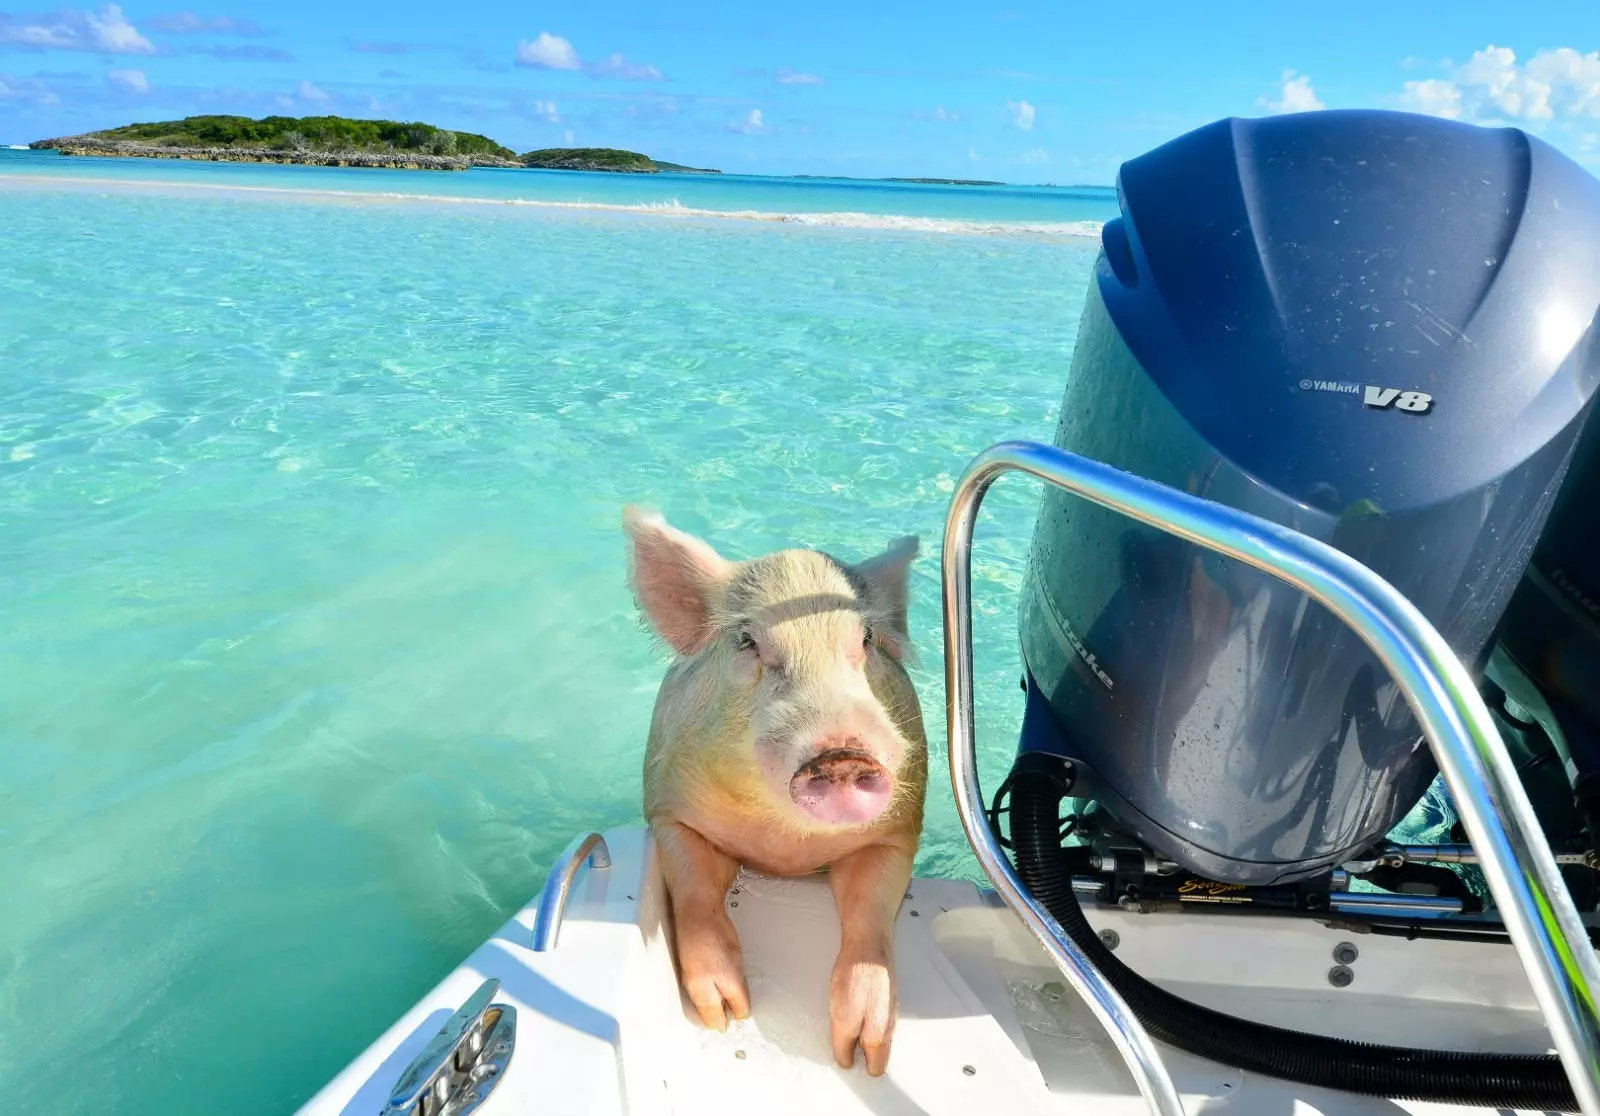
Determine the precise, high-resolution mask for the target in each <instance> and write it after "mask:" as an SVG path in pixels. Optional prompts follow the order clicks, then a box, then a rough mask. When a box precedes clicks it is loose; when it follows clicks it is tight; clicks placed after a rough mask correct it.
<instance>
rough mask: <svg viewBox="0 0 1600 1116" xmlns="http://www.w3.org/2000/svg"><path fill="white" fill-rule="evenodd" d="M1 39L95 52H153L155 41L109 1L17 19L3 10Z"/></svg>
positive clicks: (29, 46) (30, 45) (25, 45)
mask: <svg viewBox="0 0 1600 1116" xmlns="http://www.w3.org/2000/svg"><path fill="white" fill-rule="evenodd" d="M0 43H10V44H12V45H14V46H19V47H22V48H23V49H25V50H26V49H32V50H83V51H90V52H92V53H96V54H154V53H155V52H156V48H155V44H154V43H152V42H151V41H150V40H149V39H147V38H145V37H144V36H143V35H141V34H139V30H138V28H136V27H134V25H133V24H132V23H129V22H128V17H127V16H125V15H123V14H122V9H121V8H120V7H118V6H117V5H116V4H107V5H105V7H103V8H101V9H100V11H99V13H98V14H96V13H94V12H80V11H77V10H75V9H72V8H62V9H60V10H59V11H57V12H54V13H52V14H51V15H40V16H28V17H24V18H23V19H20V20H19V19H17V18H15V17H13V16H8V15H3V14H0Z"/></svg>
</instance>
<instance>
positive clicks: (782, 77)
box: [775, 70, 825, 85]
mask: <svg viewBox="0 0 1600 1116" xmlns="http://www.w3.org/2000/svg"><path fill="white" fill-rule="evenodd" d="M775 76H776V78H777V81H778V84H779V85H823V84H825V83H824V82H823V80H822V79H821V78H820V77H818V76H817V75H816V74H807V73H802V72H800V71H799V70H779V71H778V72H777V74H776V75H775Z"/></svg>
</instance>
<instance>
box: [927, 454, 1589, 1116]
mask: <svg viewBox="0 0 1600 1116" xmlns="http://www.w3.org/2000/svg"><path fill="white" fill-rule="evenodd" d="M1006 472H1022V473H1027V474H1028V475H1030V476H1033V477H1037V478H1038V479H1040V480H1042V481H1045V482H1047V483H1049V484H1053V485H1056V486H1057V487H1059V488H1064V489H1066V490H1067V491H1069V492H1073V493H1076V494H1077V495H1079V496H1082V497H1083V498H1084V499H1087V500H1089V501H1091V502H1093V503H1095V504H1098V505H1100V506H1101V507H1104V508H1109V509H1111V510H1112V511H1116V512H1120V513H1122V514H1123V515H1126V516H1128V517H1129V518H1131V519H1135V520H1138V521H1139V522H1141V523H1145V524H1148V525H1149V526H1152V527H1156V528H1159V529H1160V530H1163V531H1166V532H1168V533H1170V534H1173V535H1177V536H1178V537H1179V538H1182V539H1186V540H1188V541H1189V542H1192V543H1195V544H1196V545H1198V546H1202V547H1205V548H1206V549H1207V550H1212V551H1215V552H1217V553H1219V554H1224V555H1227V556H1228V557H1230V558H1235V559H1238V560H1239V561H1242V562H1245V563H1247V564H1248V565H1250V566H1253V567H1255V568H1256V569H1259V570H1263V571H1265V572H1267V573H1270V574H1273V575H1274V576H1276V577H1279V578H1281V579H1282V580H1284V581H1286V582H1288V583H1289V584H1291V585H1293V586H1295V587H1296V588H1298V589H1300V590H1302V591H1303V592H1305V593H1307V594H1308V595H1310V596H1311V597H1312V598H1313V599H1315V600H1316V601H1317V602H1318V603H1320V604H1321V605H1323V607H1325V608H1327V609H1328V610H1329V611H1330V612H1332V613H1333V614H1334V615H1335V616H1337V617H1338V618H1339V619H1340V620H1342V621H1344V623H1346V624H1348V625H1349V626H1350V627H1351V628H1353V629H1354V630H1355V631H1356V633H1357V634H1358V635H1360V636H1361V638H1362V639H1363V640H1364V641H1365V642H1366V644H1367V646H1368V647H1370V648H1371V649H1372V650H1373V652H1374V653H1375V654H1376V655H1377V656H1378V658H1379V659H1380V660H1381V661H1382V662H1383V665H1384V666H1385V667H1386V668H1388V670H1389V673H1390V674H1391V675H1392V676H1393V678H1394V680H1395V682H1396V683H1397V684H1398V685H1399V686H1400V689H1401V690H1402V692H1404V694H1405V695H1406V700H1407V701H1408V702H1409V703H1410V705H1411V708H1412V711H1413V712H1414V713H1415V714H1416V717H1417V720H1418V722H1419V723H1420V724H1421V725H1422V728H1423V731H1424V732H1425V733H1426V734H1427V737H1428V741H1429V743H1430V744H1431V745H1432V748H1433V754H1434V757H1435V759H1436V760H1437V761H1438V765H1439V770H1440V771H1441V772H1442V773H1443V775H1444V778H1445V782H1446V783H1447V784H1448V786H1449V787H1450V793H1451V796H1452V797H1453V798H1454V801H1455V805H1456V809H1457V810H1458V811H1459V812H1460V814H1461V820H1462V821H1463V823H1465V825H1466V829H1467V834H1468V837H1469V839H1470V840H1471V842H1472V847H1473V849H1474V850H1475V851H1476V853H1477V855H1478V860H1479V863H1480V865H1481V866H1482V869H1483V873H1484V876H1485V878H1486V879H1487V881H1488V884H1489V889H1490V891H1491V893H1492V894H1493V895H1494V899H1495V903H1496V904H1497V906H1498V907H1499V909H1500V911H1501V914H1502V917H1503V918H1504V920H1505V925H1506V929H1507V930H1508V931H1509V932H1510V934H1511V940H1512V942H1513V943H1514V944H1515V946H1516V950H1517V955H1518V957H1519V958H1520V959H1521V961H1522V967H1523V970H1524V971H1525V972H1526V973H1527V974H1528V979H1529V981H1530V982H1531V983H1532V985H1533V992H1534V996H1535V998H1536V999H1537V1001H1538V1004H1539V1008H1540V1010H1541V1011H1542V1012H1543V1014H1544V1019H1545V1023H1546V1025H1547V1026H1548V1027H1549V1028H1550V1033H1551V1036H1552V1037H1553V1038H1554V1040H1555V1046H1556V1051H1557V1053H1558V1054H1559V1055H1560V1057H1561V1063H1562V1066H1563V1067H1564V1068H1565V1069H1566V1072H1567V1077H1568V1078H1569V1079H1570V1080H1571V1082H1572V1089H1573V1092H1574V1094H1575V1095H1576V1097H1577V1101H1578V1106H1579V1108H1580V1109H1581V1110H1582V1111H1583V1113H1584V1114H1585V1116H1600V1005H1597V1003H1596V1000H1595V993H1596V992H1597V991H1600V962H1597V961H1596V957H1595V951H1594V949H1593V948H1592V947H1591V946H1590V944H1589V938H1588V935H1587V934H1586V933H1585V931H1584V928H1583V924H1582V922H1581V921H1580V920H1579V918H1578V912H1577V910H1576V909H1575V908H1574V907H1573V905H1572V900H1571V898H1570V897H1569V896H1568V895H1567V892H1566V889H1565V887H1564V886H1563V884H1562V881H1561V875H1560V872H1559V871H1558V870H1557V868H1556V861H1555V857H1554V856H1553V855H1551V852H1550V847H1549V845H1547V844H1546V843H1545V841H1544V837H1543V834H1542V833H1541V831H1540V829H1539V825H1538V822H1537V820H1536V819H1535V817H1534V813H1533V808H1532V806H1530V805H1529V803H1528V798H1527V795H1526V794H1525V793H1524V792H1523V789H1522V784H1521V783H1520V782H1519V780H1518V778H1517V773H1516V770H1515V768H1514V766H1513V765H1512V762H1511V758H1510V756H1509V754H1508V753H1507V752H1506V748H1505V744H1504V742H1503V741H1502V740H1501V739H1500V736H1499V733H1498V732H1497V731H1496V730H1495V727H1494V723H1493V722H1492V721H1491V720H1490V717H1489V710H1488V708H1487V707H1486V706H1485V705H1484V703H1483V699H1482V698H1481V697H1480V696H1479V695H1478V691H1477V688H1476V687H1475V686H1474V685H1473V682H1472V679H1471V677H1470V676H1469V675H1468V673H1467V670H1466V668H1465V667H1464V666H1463V665H1462V664H1461V661H1460V660H1459V659H1458V658H1457V657H1456V655H1455V653H1454V652H1453V651H1451V649H1450V646H1449V645H1448V644H1447V643H1445V641H1444V638H1443V637H1442V636H1441V635H1439V633H1438V632H1437V631H1436V630H1434V628H1433V626H1432V625H1431V624H1429V623H1428V621H1427V620H1426V619H1425V618H1424V617H1423V616H1422V614H1421V613H1420V612H1418V611H1417V609H1416V608H1415V607H1414V606H1413V605H1412V604H1411V603H1410V602H1409V601H1407V600H1406V599H1405V598H1404V597H1402V596H1401V595H1400V594H1399V592H1397V591H1396V590H1395V589H1394V587H1393V586H1391V585H1390V584H1389V583H1388V582H1386V581H1384V580H1383V579H1382V578H1380V577H1379V576H1378V575H1377V574H1375V573H1373V572H1372V571H1371V570H1369V569H1367V568H1366V567H1365V566H1363V565H1361V563H1359V562H1357V561H1356V560H1355V559H1353V558H1351V557H1350V556H1349V555H1347V554H1344V553H1343V552H1341V551H1339V550H1336V549H1335V548H1333V547H1331V546H1328V545H1327V544H1325V543H1321V542H1318V541H1317V540H1315V539H1312V538H1308V537H1307V536H1305V535H1302V534H1300V533H1299V532H1297V531H1293V530H1290V529H1289V528H1286V527H1282V526H1279V525H1278V524H1275V523H1271V522H1269V521H1267V520H1264V519H1260V518H1258V517H1256V516H1253V515H1249V514H1247V513H1245V512H1240V511H1236V510H1235V509H1233V508H1229V507H1226V506H1223V505H1221V504H1216V503H1212V502H1211V501H1209V500H1202V499H1200V498H1199V497H1196V496H1190V495H1188V494H1187V493H1183V492H1179V491H1177V490H1175V489H1172V488H1169V487H1167V486H1166V485H1162V484H1158V483H1156V482H1154V481H1149V480H1145V479H1143V478H1140V477H1136V476H1133V475H1132V474H1129V473H1125V472H1122V471H1121V470H1119V469H1114V468H1112V467H1111V466H1109V465H1105V464H1102V463H1101V462H1098V461H1093V460H1090V459H1088V458H1084V457H1079V456H1077V455H1076V454H1071V453H1068V452H1066V451H1065V450H1061V449H1057V448H1055V447H1053V446H1046V445H1041V444H1038V443H1034V442H1002V443H1000V444H998V445H995V446H991V447H990V448H989V449H987V450H985V451H984V452H982V453H980V454H979V455H978V456H977V457H976V458H974V459H973V461H972V463H971V465H969V466H968V468H967V471H966V473H965V474H964V475H963V476H962V478H961V482H960V483H959V484H958V485H957V486H956V491H955V495H954V496H953V497H952V498H951V501H950V512H949V516H948V518H947V519H946V521H945V532H944V639H945V707H946V713H947V717H948V725H949V747H950V781H951V783H952V784H953V786H954V789H955V797H956V810H957V812H958V814H959V815H960V817H961V825H962V827H963V828H964V829H965V830H966V833H967V840H968V841H969V842H970V843H971V845H972V848H973V851H974V852H975V853H976V854H977V857H978V860H979V862H980V863H981V864H982V865H983V869H984V871H985V872H986V873H988V875H989V878H990V879H991V880H992V881H993V882H994V885H995V889H996V891H998V892H999V894H1000V895H1001V896H1002V897H1003V898H1004V900H1005V901H1006V903H1007V904H1008V905H1009V906H1010V907H1011V908H1012V910H1014V911H1015V912H1016V913H1017V914H1018V916H1019V917H1020V918H1021V919H1022V921H1023V922H1024V923H1025V924H1026V925H1027V927H1028V929H1029V930H1031V931H1032V932H1033V934H1034V936H1035V937H1036V938H1038V939H1039V942H1040V944H1041V945H1043V946H1044V948H1045V950H1046V951H1047V952H1048V953H1049V954H1050V956H1051V958H1052V959H1053V960H1054V961H1055V963H1056V965H1057V966H1058V967H1059V968H1060V969H1061V971H1062V974H1063V975H1064V976H1065V977H1066V978H1067V980H1068V981H1069V982H1070V983H1071V984H1072V986H1073V988H1074V989H1075V990H1076V991H1077V992H1078V994H1079V995H1080V996H1082V997H1083V999H1084V1001H1085V1002H1086V1003H1087V1004H1088V1005H1089V1007H1090V1008H1091V1010H1093V1011H1094V1013H1095V1016H1096V1017H1097V1018H1098V1019H1099V1020H1100V1022H1101V1024H1102V1025H1103V1026H1105V1028H1106V1029H1107V1031H1109V1032H1110V1034H1111V1038H1112V1040H1113V1041H1114V1042H1115V1043H1116V1046H1117V1049H1118V1050H1119V1051H1120V1052H1121V1054H1122V1057H1123V1059H1124V1061H1126V1062H1127V1064H1128V1068H1129V1070H1131V1071H1132V1073H1133V1077H1134V1080H1135V1081H1136V1082H1137V1083H1138V1085H1139V1090H1140V1092H1142V1093H1143V1094H1144V1096H1145V1099H1146V1100H1147V1101H1148V1102H1149V1104H1150V1107H1151V1108H1152V1109H1153V1110H1154V1111H1155V1112H1157V1113H1159V1114H1160V1116H1181V1113H1182V1111H1183V1110H1182V1106H1181V1104H1180V1102H1179V1100H1178V1096H1177V1092H1176V1090H1175V1089H1174V1088H1173V1085H1172V1081H1171V1078H1170V1077H1169V1076H1168V1074H1167V1071H1166V1067H1165V1066H1163V1065H1162V1063H1161V1059H1160V1058H1159V1056H1158V1055H1157V1053H1156V1050H1155V1046H1154V1044H1153V1043H1152V1041H1151V1039H1150V1037H1149V1035H1148V1034H1146V1032H1145V1030H1144V1027H1143V1026H1142V1025H1141V1024H1140V1023H1139V1020H1138V1019H1137V1018H1136V1017H1135V1016H1134V1014H1133V1013H1132V1011H1130V1010H1129V1008H1128V1006H1127V1004H1126V1003H1125V1002H1124V1001H1123V1000H1122V998H1121V996H1119V995H1118V994H1117V992H1116V990H1115V989H1114V988H1112V987H1111V985H1110V984H1109V983H1108V982H1107V980H1106V979H1105V977H1104V976H1103V975H1102V974H1101V973H1100V972H1099V971H1098V970H1096V969H1095V968H1094V966H1093V965H1091V964H1090V962H1089V959H1088V958H1087V957H1086V956H1085V955H1084V954H1083V952H1082V951H1081V950H1079V949H1078V948H1077V946H1076V945H1075V944H1074V943H1073V941H1072V939H1071V938H1069V937H1068V936H1067V935H1066V933H1065V932H1064V931H1063V930H1062V929H1061V926H1060V924H1059V923H1057V922H1056V921H1055V919H1053V918H1051V917H1050V914H1049V912H1047V911H1045V910H1044V909H1043V907H1042V906H1040V904H1039V903H1038V902H1037V901H1036V900H1035V899H1034V898H1033V897H1032V896H1031V895H1029V894H1028V892H1027V890H1026V889H1025V888H1024V887H1023V886H1022V882H1021V880H1020V879H1019V878H1018V877H1017V874H1016V871H1015V870H1014V869H1013V868H1012V867H1011V864H1010V862H1009V861H1008V860H1007V859H1006V857H1005V855H1004V853H1003V852H1002V851H1001V850H1000V847H999V845H998V843H997V842H996V841H995V839H994V835H993V834H992V833H991V832H990V831H989V827H988V823H987V820H986V817H985V813H984V804H983V798H982V794H981V792H980V790H979V787H978V775H977V758H976V754H975V740H974V726H973V696H972V688H973V684H972V532H973V527H974V526H975V525H976V523H977V519H978V509H979V507H980V505H981V504H982V502H983V497H984V494H985V493H986V492H987V491H988V489H989V487H990V486H991V485H992V484H993V483H994V482H995V481H996V480H998V479H999V477H1000V475H1001V474H1002V473H1006Z"/></svg>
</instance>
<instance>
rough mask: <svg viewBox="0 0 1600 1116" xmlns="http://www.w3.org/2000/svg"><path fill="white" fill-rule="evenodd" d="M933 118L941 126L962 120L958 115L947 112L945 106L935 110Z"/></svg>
mask: <svg viewBox="0 0 1600 1116" xmlns="http://www.w3.org/2000/svg"><path fill="white" fill-rule="evenodd" d="M933 118H934V119H935V120H937V121H938V122H939V123H941V124H948V123H950V122H951V121H954V120H960V119H961V117H960V116H959V115H958V114H956V113H953V112H950V111H948V110H946V109H945V107H944V106H943V105H940V106H939V107H938V108H936V109H934V110H933Z"/></svg>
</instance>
